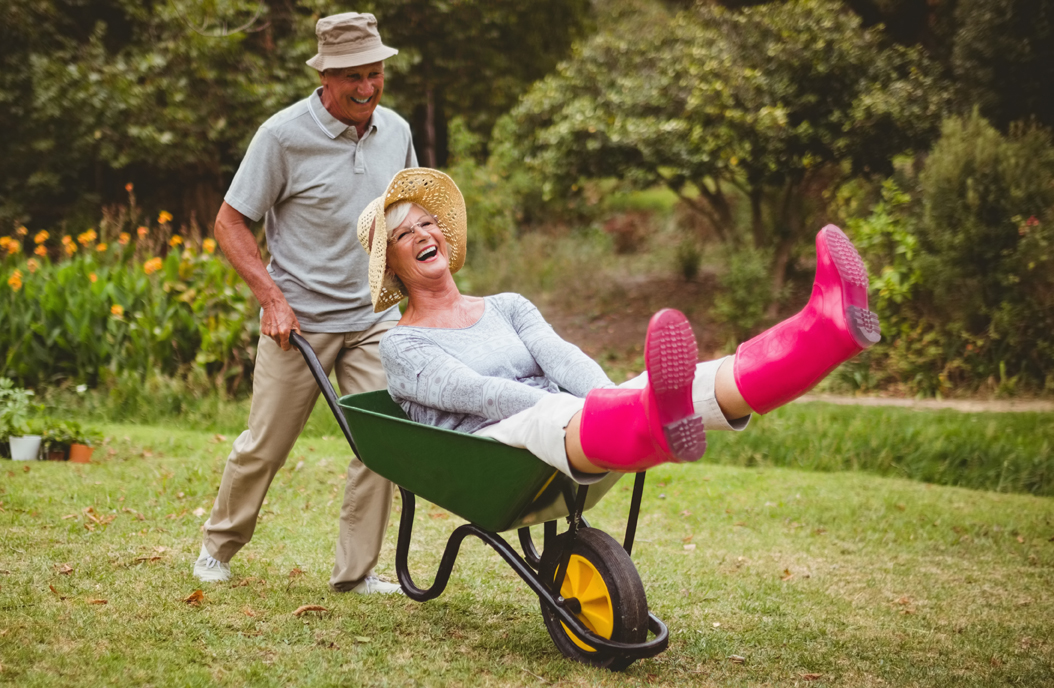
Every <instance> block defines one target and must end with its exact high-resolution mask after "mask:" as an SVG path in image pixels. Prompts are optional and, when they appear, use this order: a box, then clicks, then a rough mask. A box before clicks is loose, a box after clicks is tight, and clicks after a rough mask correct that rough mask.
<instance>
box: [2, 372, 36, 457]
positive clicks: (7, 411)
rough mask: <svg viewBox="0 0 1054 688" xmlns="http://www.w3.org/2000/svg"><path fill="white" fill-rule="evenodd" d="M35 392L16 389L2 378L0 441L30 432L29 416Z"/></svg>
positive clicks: (12, 383) (13, 384) (9, 381)
mask: <svg viewBox="0 0 1054 688" xmlns="http://www.w3.org/2000/svg"><path fill="white" fill-rule="evenodd" d="M32 396H33V391H32V390H28V389H22V388H21V387H16V386H15V383H14V382H12V381H11V380H10V379H8V378H6V377H0V441H5V442H6V441H7V438H9V437H11V436H12V435H14V436H19V435H25V434H27V433H28V432H29V415H30V412H31V411H32V408H33V404H32V402H31V401H30V398H31V397H32Z"/></svg>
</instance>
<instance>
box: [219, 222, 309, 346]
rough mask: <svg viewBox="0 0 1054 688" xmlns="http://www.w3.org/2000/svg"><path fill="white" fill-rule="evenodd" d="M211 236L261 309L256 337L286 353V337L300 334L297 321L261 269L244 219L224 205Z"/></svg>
mask: <svg viewBox="0 0 1054 688" xmlns="http://www.w3.org/2000/svg"><path fill="white" fill-rule="evenodd" d="M215 233H216V241H217V242H219V245H220V248H221V249H222V250H223V254H224V255H225V256H227V260H229V261H230V262H231V265H233V266H234V269H235V270H237V271H238V274H239V275H241V276H242V279H243V280H245V283H246V284H248V285H249V288H250V289H252V292H253V295H254V296H256V300H257V301H259V302H260V305H261V306H262V307H263V317H262V318H261V319H260V334H263V335H264V336H267V337H270V338H271V339H273V340H274V341H275V343H276V344H278V346H280V347H282V351H289V347H290V344H289V333H290V332H292V331H294V330H296V331H297V332H299V331H300V321H299V320H297V319H296V313H294V312H293V309H292V308H290V307H289V302H288V301H286V300H285V296H283V295H282V291H281V290H280V289H279V288H278V285H276V284H275V283H274V280H273V279H271V275H270V274H268V272H267V268H266V267H264V264H263V259H262V258H261V257H260V247H259V246H257V245H256V237H254V236H253V233H252V230H251V229H249V220H248V218H246V217H245V216H244V215H242V214H241V213H239V212H238V211H237V210H235V209H234V208H232V207H231V206H229V205H227V202H226V201H224V203H223V205H221V206H220V211H219V213H217V214H216V228H215Z"/></svg>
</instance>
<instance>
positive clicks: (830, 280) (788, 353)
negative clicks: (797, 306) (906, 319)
mask: <svg viewBox="0 0 1054 688" xmlns="http://www.w3.org/2000/svg"><path fill="white" fill-rule="evenodd" d="M879 335H880V333H879V327H878V316H876V315H875V314H874V313H872V312H871V311H869V310H868V309H867V268H866V267H865V266H864V261H862V260H860V254H859V253H857V252H856V248H854V247H853V244H852V242H851V241H849V237H847V236H846V235H845V234H844V233H843V232H842V230H840V229H838V228H837V227H835V226H834V225H827V226H826V227H824V228H823V229H821V230H820V233H819V234H817V235H816V279H815V281H814V282H813V287H812V296H811V297H810V298H809V303H808V304H807V305H806V306H805V308H804V309H803V310H802V311H801V312H800V313H798V314H797V315H795V316H793V317H791V318H788V319H787V320H784V321H783V322H781V323H779V324H778V325H776V326H775V327H772V328H769V329H768V330H765V331H764V332H762V333H761V334H759V335H758V336H756V337H754V338H753V339H751V340H749V341H746V342H744V343H742V344H740V345H739V348H738V349H737V350H736V357H735V364H734V366H733V368H732V370H733V372H734V373H735V379H736V386H737V387H738V388H739V393H740V394H742V395H743V399H745V400H746V402H747V404H748V405H749V406H750V408H752V409H754V410H755V411H757V412H758V413H768V412H769V411H771V410H772V409H774V408H776V407H778V406H782V405H783V404H786V403H787V402H789V401H791V400H792V399H796V398H797V397H799V396H801V395H802V394H805V393H806V392H807V391H809V390H810V389H812V388H813V386H815V385H816V383H818V382H819V381H820V380H822V379H823V378H824V377H825V376H826V375H827V373H829V372H831V371H832V370H833V369H834V368H836V367H837V366H838V365H839V364H841V363H843V362H845V361H848V360H849V359H850V358H852V357H853V356H856V355H857V354H858V353H860V352H861V351H863V350H864V349H866V348H867V347H869V346H871V345H872V344H874V343H876V342H877V341H878V340H879Z"/></svg>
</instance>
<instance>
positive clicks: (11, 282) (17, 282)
mask: <svg viewBox="0 0 1054 688" xmlns="http://www.w3.org/2000/svg"><path fill="white" fill-rule="evenodd" d="M7 286H9V287H11V289H13V290H14V291H18V290H19V289H21V288H22V271H21V270H15V271H14V272H13V273H11V276H10V277H8V278H7Z"/></svg>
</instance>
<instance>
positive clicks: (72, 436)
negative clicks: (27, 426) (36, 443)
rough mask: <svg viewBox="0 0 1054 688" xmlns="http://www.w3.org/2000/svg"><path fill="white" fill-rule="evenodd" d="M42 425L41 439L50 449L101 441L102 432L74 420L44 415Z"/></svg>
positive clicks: (93, 443) (96, 443) (95, 443)
mask: <svg viewBox="0 0 1054 688" xmlns="http://www.w3.org/2000/svg"><path fill="white" fill-rule="evenodd" d="M40 423H41V425H42V431H41V441H42V442H43V443H44V445H45V446H47V447H49V448H50V449H51V450H57V449H66V448H69V446H70V445H71V444H86V445H88V446H89V447H93V446H97V445H98V444H100V443H101V442H102V439H103V437H102V433H101V432H100V431H99V430H97V429H96V428H93V427H86V426H84V425H82V424H81V423H79V422H77V421H75V420H58V419H55V418H52V417H50V416H49V417H46V418H43V419H41V421H40Z"/></svg>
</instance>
